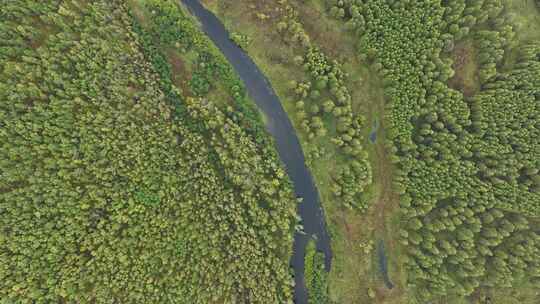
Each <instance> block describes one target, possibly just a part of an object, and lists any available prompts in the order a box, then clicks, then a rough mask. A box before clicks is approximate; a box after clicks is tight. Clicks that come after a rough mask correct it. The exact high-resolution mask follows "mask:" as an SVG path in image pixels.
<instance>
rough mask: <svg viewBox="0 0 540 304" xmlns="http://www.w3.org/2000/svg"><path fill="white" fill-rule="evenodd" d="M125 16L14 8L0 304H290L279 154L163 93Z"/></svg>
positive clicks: (5, 88) (76, 6)
mask: <svg viewBox="0 0 540 304" xmlns="http://www.w3.org/2000/svg"><path fill="white" fill-rule="evenodd" d="M124 5H125V4H124V2H123V1H77V0H72V1H33V0H16V1H8V2H5V1H4V2H3V3H2V5H1V6H0V29H1V30H0V37H1V40H0V41H1V42H0V44H1V45H0V46H1V48H0V63H1V64H0V299H2V300H3V301H4V302H5V301H7V302H6V303H11V302H13V303H190V304H191V303H204V304H207V303H239V302H244V301H245V302H248V303H287V302H288V301H290V299H291V286H290V282H291V278H290V274H289V270H288V258H289V257H288V254H289V251H290V248H291V245H292V233H291V231H292V229H293V226H294V216H295V211H296V203H295V200H294V198H293V195H292V191H291V187H290V183H289V181H288V180H287V178H286V176H285V174H284V172H283V170H282V169H281V167H280V165H279V162H278V160H277V157H276V154H275V152H274V151H273V149H272V148H271V147H267V146H264V145H261V144H258V143H256V141H255V140H254V137H253V136H252V135H249V134H248V133H247V131H250V132H251V130H245V128H244V127H241V126H243V125H244V124H243V122H242V119H240V118H239V119H233V118H234V117H233V114H232V113H224V112H222V111H221V110H219V109H218V108H217V107H215V106H214V104H213V102H212V101H210V100H202V99H187V98H186V100H185V101H183V100H182V98H181V93H180V91H178V90H177V89H175V88H173V87H169V88H167V87H166V86H163V82H164V81H165V80H164V79H163V78H161V79H160V78H159V77H158V75H161V77H163V75H164V74H163V73H161V71H160V70H158V69H156V66H155V65H153V64H154V63H155V62H152V60H150V59H149V58H148V57H144V55H143V52H142V50H141V48H143V47H148V45H143V44H142V43H141V38H140V37H137V35H136V34H135V33H134V32H132V31H131V26H130V25H131V23H132V21H131V20H130V17H129V15H128V14H127V8H126V7H125V6H124ZM173 26H174V25H173ZM144 54H148V52H146V51H145V52H144ZM148 61H151V62H152V64H150V63H148ZM165 70H166V69H165ZM156 71H157V72H159V73H156ZM166 82H167V81H166ZM168 83H170V81H168ZM171 92H172V93H171ZM175 108H177V109H175ZM180 108H182V109H183V110H181V111H179V110H178V109H180ZM258 136H263V135H261V134H260V133H259V135H258ZM267 142H268V141H267ZM254 181H256V183H255V182H254Z"/></svg>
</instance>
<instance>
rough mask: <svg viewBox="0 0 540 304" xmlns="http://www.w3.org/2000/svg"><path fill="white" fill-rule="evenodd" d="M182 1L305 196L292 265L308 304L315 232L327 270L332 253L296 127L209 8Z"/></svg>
mask: <svg viewBox="0 0 540 304" xmlns="http://www.w3.org/2000/svg"><path fill="white" fill-rule="evenodd" d="M181 1H182V3H183V4H184V5H185V6H186V7H187V8H188V9H189V11H190V12H191V13H192V14H193V15H194V16H195V17H196V18H197V19H198V20H199V22H200V23H201V24H202V28H203V31H204V32H205V33H206V34H207V35H208V36H209V37H210V39H211V40H212V41H213V42H214V44H215V45H216V46H217V47H218V48H219V49H220V50H221V52H222V53H223V55H225V57H226V58H227V60H228V61H229V62H230V64H231V65H232V66H233V68H234V69H235V70H236V72H237V73H238V75H239V76H240V78H241V80H242V81H243V82H244V84H245V86H246V89H247V91H248V94H249V95H250V97H251V98H252V99H253V100H254V101H255V103H256V104H257V106H258V108H259V109H260V110H261V111H262V112H263V113H264V115H265V116H266V118H267V119H268V121H267V124H266V128H267V130H268V132H269V133H270V134H271V135H272V136H273V137H274V139H275V144H276V148H277V151H278V154H279V157H280V158H281V161H282V162H283V163H284V164H285V167H286V171H287V174H288V175H289V177H290V179H291V181H292V183H293V185H294V190H295V193H296V196H297V197H301V198H303V201H302V202H301V203H300V204H299V205H298V214H299V215H300V217H301V219H302V225H303V227H304V232H305V234H303V233H299V232H297V233H295V235H294V245H293V256H292V257H291V260H290V264H291V267H292V268H293V269H294V279H295V289H294V295H295V299H294V300H295V303H297V304H307V303H308V297H307V291H306V287H305V284H304V256H305V250H306V245H307V243H308V240H309V238H310V237H311V236H312V235H313V236H315V237H316V240H317V249H318V250H319V251H321V252H323V253H324V255H325V268H326V270H330V264H331V260H332V252H331V249H330V237H329V235H328V232H327V230H326V224H325V220H324V214H323V211H322V208H321V203H320V198H319V193H318V191H317V188H316V186H315V184H314V182H313V177H312V176H311V173H310V172H309V170H308V168H307V167H306V164H305V159H304V153H303V152H302V147H301V146H300V142H299V141H298V137H297V136H296V133H295V130H294V127H293V126H292V124H291V122H290V120H289V117H288V116H287V113H286V112H285V110H284V109H283V106H282V105H281V102H280V100H279V98H278V97H277V96H276V93H275V92H274V90H273V88H272V87H271V85H270V83H269V82H268V80H267V79H266V77H265V76H264V75H263V73H262V72H261V71H260V70H259V68H258V67H257V66H256V65H255V63H254V62H253V61H252V60H251V58H250V57H249V56H248V55H247V54H246V53H245V52H244V51H243V50H242V49H241V48H239V47H238V46H237V45H236V44H235V43H234V42H232V41H231V40H230V39H229V33H228V32H227V30H226V29H225V27H224V26H223V24H222V23H221V22H220V21H219V20H218V19H217V18H216V16H214V15H213V14H212V13H211V12H210V11H208V10H206V9H205V8H204V7H203V6H202V5H201V4H200V3H199V1H198V0H181Z"/></svg>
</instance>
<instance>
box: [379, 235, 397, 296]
mask: <svg viewBox="0 0 540 304" xmlns="http://www.w3.org/2000/svg"><path fill="white" fill-rule="evenodd" d="M377 258H378V260H379V271H380V272H381V274H382V277H383V281H384V285H386V288H388V289H392V288H394V284H392V282H391V281H390V278H389V277H388V260H387V258H386V251H385V250H384V241H383V240H379V242H378V244H377Z"/></svg>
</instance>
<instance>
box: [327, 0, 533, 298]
mask: <svg viewBox="0 0 540 304" xmlns="http://www.w3.org/2000/svg"><path fill="white" fill-rule="evenodd" d="M328 5H329V7H330V8H329V9H330V12H331V13H332V14H333V15H334V16H335V17H336V18H340V19H344V20H346V22H347V26H348V27H349V28H350V29H351V30H352V31H354V32H355V34H356V35H357V36H358V37H359V41H358V44H359V49H360V52H361V53H362V56H367V57H368V58H369V59H370V60H371V62H372V64H373V66H375V67H376V69H377V70H378V72H379V74H380V75H381V77H383V79H384V84H385V94H386V96H387V100H388V104H387V107H388V112H387V117H386V119H387V121H388V122H389V134H388V135H389V139H390V140H392V142H393V144H394V148H393V154H394V159H395V161H396V162H398V168H399V169H398V170H397V172H396V176H395V177H394V180H395V186H396V187H397V189H399V192H400V194H401V199H400V200H401V208H402V213H403V216H404V219H403V220H404V221H406V223H404V224H403V229H402V231H401V234H402V237H403V243H404V244H405V245H406V246H407V253H408V260H407V268H408V271H409V278H408V282H409V286H410V287H413V288H415V289H416V290H417V292H416V295H417V297H418V298H419V299H421V301H428V300H430V299H436V298H437V297H438V296H447V295H458V296H468V295H471V294H473V292H475V291H477V290H478V288H480V287H481V286H482V287H484V288H494V289H496V288H504V287H512V286H515V287H518V286H519V284H523V282H529V283H530V284H532V286H536V287H537V288H538V286H539V284H540V260H539V259H538V256H539V253H540V233H539V231H538V227H537V225H535V222H534V218H537V217H538V216H539V215H540V191H539V190H540V175H539V168H540V142H539V138H540V137H539V135H540V128H539V127H540V126H539V123H540V120H539V119H540V86H539V84H540V44H539V43H538V41H536V42H525V43H520V42H519V41H517V40H516V39H515V38H516V33H515V32H514V30H513V26H512V24H511V23H509V22H508V18H506V15H505V14H504V2H503V1H496V0H485V1H463V0H462V1H407V2H403V1H383V2H382V1H328ZM523 30H525V29H523ZM468 38H469V39H473V41H474V44H475V47H477V48H478V55H477V61H478V64H479V68H478V76H479V77H478V78H479V81H480V84H481V90H480V91H479V92H478V93H477V94H474V95H473V96H470V97H467V98H465V97H464V95H463V94H462V92H460V91H459V90H455V89H452V88H450V87H449V86H448V84H447V81H448V80H449V79H450V78H452V77H453V76H454V73H455V71H454V70H453V68H452V63H453V62H452V60H449V58H448V56H447V54H448V53H449V52H451V51H452V50H453V48H454V46H455V44H456V43H459V41H461V40H463V39H468ZM510 52H514V54H512V55H513V58H512V60H513V62H511V64H510V65H506V66H505V65H503V60H504V59H505V56H508V55H509V53H510Z"/></svg>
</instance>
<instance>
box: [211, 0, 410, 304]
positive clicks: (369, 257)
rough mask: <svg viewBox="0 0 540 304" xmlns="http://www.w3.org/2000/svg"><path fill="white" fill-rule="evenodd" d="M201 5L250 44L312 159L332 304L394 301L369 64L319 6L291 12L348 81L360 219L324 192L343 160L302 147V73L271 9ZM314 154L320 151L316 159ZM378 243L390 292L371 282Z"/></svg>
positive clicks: (388, 213) (386, 161)
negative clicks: (355, 126)
mask: <svg viewBox="0 0 540 304" xmlns="http://www.w3.org/2000/svg"><path fill="white" fill-rule="evenodd" d="M203 3H204V4H205V5H206V6H207V7H208V8H210V9H211V10H212V11H213V12H214V13H216V14H217V15H218V17H220V19H221V20H222V21H223V22H224V23H225V25H226V27H227V28H228V29H229V30H230V31H231V32H238V33H241V34H243V35H246V36H248V37H249V38H250V40H251V43H250V44H249V45H248V46H247V47H246V49H247V52H248V53H249V54H250V56H251V57H252V58H253V59H254V61H255V62H256V63H257V65H258V66H259V67H260V68H261V69H262V70H263V71H264V73H265V75H267V76H268V78H269V80H270V82H271V83H272V86H273V87H274V89H275V91H276V93H277V95H278V96H279V97H280V99H281V100H282V102H283V106H284V108H285V110H286V111H287V113H288V114H289V117H290V118H291V120H292V121H293V125H294V126H295V128H296V130H297V132H298V135H299V138H300V141H301V143H302V146H303V149H304V151H306V154H308V155H309V154H312V155H313V161H312V162H310V164H309V166H310V168H311V171H312V173H313V175H314V177H315V181H316V184H317V187H318V189H319V191H320V193H321V198H322V202H323V206H324V209H325V212H326V219H327V223H328V226H329V230H330V233H331V237H332V239H331V242H332V248H333V253H334V255H333V256H334V260H333V264H332V265H333V267H332V270H331V272H330V276H329V284H330V295H331V298H332V300H334V301H336V302H337V303H354V302H361V303H364V302H365V303H367V302H373V301H375V302H373V303H382V302H385V303H400V302H402V299H403V295H402V293H403V289H402V286H403V283H404V280H405V277H404V272H403V270H402V267H401V264H402V258H401V251H400V248H399V245H398V241H397V239H398V233H397V232H398V226H399V215H398V214H397V210H398V204H399V202H398V198H397V195H395V194H394V192H393V191H392V171H393V166H392V164H391V162H390V156H389V153H388V150H387V148H386V146H385V130H384V98H383V92H382V86H381V83H380V80H379V79H378V78H377V77H375V76H374V75H375V74H376V73H375V72H373V71H372V70H371V69H370V67H369V65H368V64H366V63H365V62H362V61H360V60H359V58H357V56H356V51H355V48H354V45H355V42H354V38H353V37H351V36H349V33H348V32H346V31H344V30H341V28H342V25H341V24H339V23H338V22H337V21H333V20H331V19H330V18H328V17H327V16H326V14H325V12H324V11H323V9H322V4H321V2H318V1H314V2H310V3H305V4H304V5H303V6H301V7H300V6H299V7H297V8H296V9H297V11H298V12H299V20H300V21H301V22H302V23H303V24H304V28H305V29H306V31H307V33H308V35H309V36H310V38H311V41H312V43H313V44H314V45H316V46H317V47H320V48H321V49H323V50H324V51H326V52H327V53H328V54H331V55H332V56H333V57H335V58H337V59H341V60H343V61H342V62H343V65H342V67H343V69H344V70H345V71H346V72H347V73H348V74H349V77H348V78H347V82H346V85H347V87H349V88H351V95H352V107H353V111H354V112H355V113H359V114H362V115H364V116H365V117H366V122H365V124H364V128H363V135H364V136H363V137H364V141H363V143H362V145H363V146H364V148H365V149H366V150H367V152H368V155H369V160H370V163H371V166H372V168H373V183H372V185H371V186H369V187H368V188H367V191H366V192H365V193H364V198H365V199H367V200H369V203H368V205H369V206H370V207H369V208H368V210H367V211H366V212H365V213H361V212H358V211H356V210H350V209H348V208H344V207H343V206H342V205H341V203H340V202H339V200H337V199H336V198H335V196H334V195H333V193H332V185H333V178H332V176H333V174H334V173H335V169H336V167H337V166H338V165H339V164H340V162H342V161H343V159H342V157H341V156H340V154H339V153H338V151H337V150H335V149H334V148H332V146H331V145H329V144H326V143H325V142H324V141H323V140H317V139H316V140H309V138H308V134H306V132H305V131H303V129H302V127H301V120H300V119H298V117H297V110H296V105H295V102H294V101H295V100H294V97H293V96H291V94H290V88H289V86H288V83H289V81H290V80H301V79H303V77H305V76H304V71H302V69H299V68H298V67H297V66H295V64H294V63H293V62H292V59H293V58H294V57H295V55H294V54H295V51H296V50H295V47H294V46H293V45H288V44H286V43H284V42H283V40H282V37H281V36H280V34H279V33H278V32H277V30H276V29H275V24H276V23H277V21H276V20H277V15H276V14H277V13H275V12H274V11H275V10H273V7H272V6H271V3H269V2H268V3H267V2H266V1H257V2H256V3H255V2H253V3H251V2H249V1H247V2H242V3H238V2H235V1H215V0H204V1H203ZM375 121H378V128H377V133H376V141H375V143H371V141H370V140H369V135H370V132H371V129H372V126H373V124H374V123H375ZM321 150H322V151H324V152H323V153H319V151H321ZM306 156H307V155H306ZM307 158H309V157H307ZM380 238H382V239H385V240H386V241H387V248H386V249H387V252H388V263H389V265H388V268H389V276H390V277H391V279H392V280H393V281H395V282H394V284H395V285H396V287H395V288H393V290H392V291H390V290H387V289H386V288H385V287H384V283H383V282H382V280H380V279H379V278H380V276H379V275H378V261H377V258H376V252H375V250H374V244H375V242H376V240H377V239H380ZM369 290H372V291H373V293H374V296H375V299H371V298H370V297H369V295H368V291H369Z"/></svg>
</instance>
